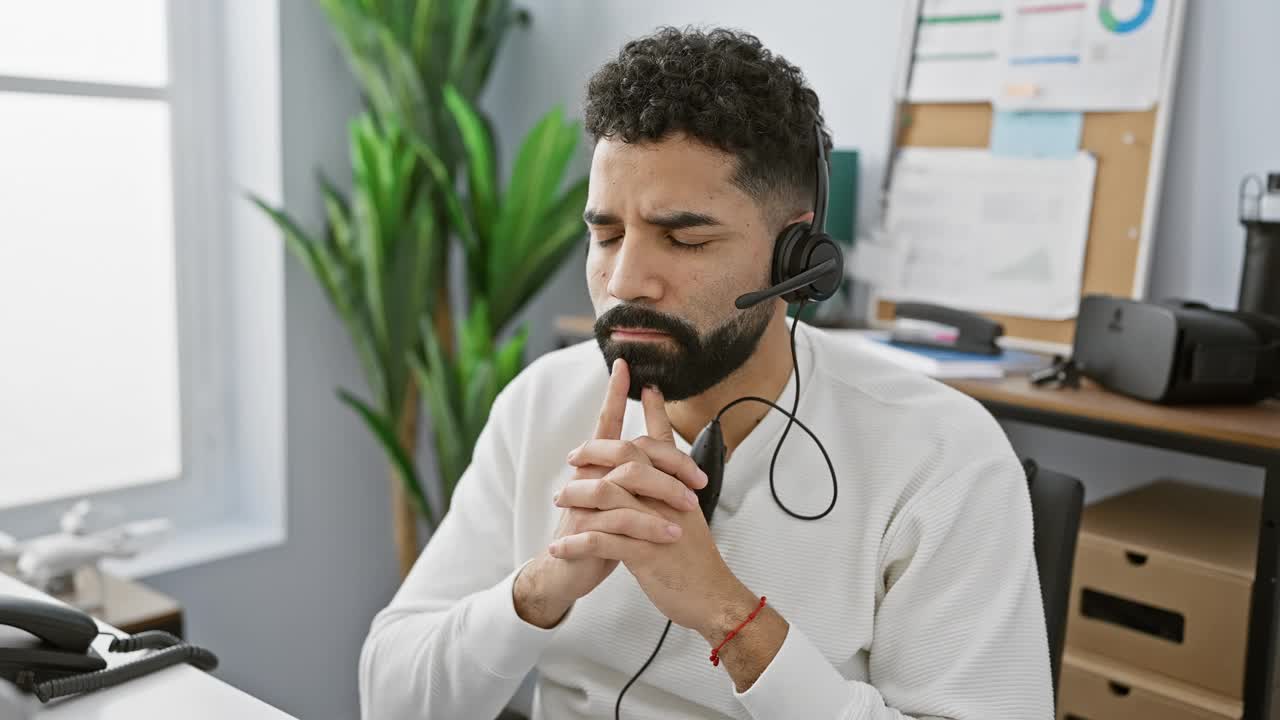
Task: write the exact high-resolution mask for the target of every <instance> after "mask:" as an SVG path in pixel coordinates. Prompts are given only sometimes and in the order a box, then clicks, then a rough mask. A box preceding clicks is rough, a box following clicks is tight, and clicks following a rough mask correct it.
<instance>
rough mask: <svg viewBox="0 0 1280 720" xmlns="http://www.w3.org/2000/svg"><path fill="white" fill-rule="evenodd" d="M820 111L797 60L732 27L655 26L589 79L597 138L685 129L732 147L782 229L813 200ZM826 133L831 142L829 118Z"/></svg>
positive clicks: (590, 115)
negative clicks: (816, 124)
mask: <svg viewBox="0 0 1280 720" xmlns="http://www.w3.org/2000/svg"><path fill="white" fill-rule="evenodd" d="M815 120H816V121H817V122H818V123H819V124H820V125H821V124H822V112H821V111H820V109H819V107H818V95H817V93H815V92H814V91H813V89H812V88H810V87H809V86H808V85H807V84H805V80H804V75H803V73H801V72H800V68H798V67H796V66H795V65H792V64H791V63H789V62H787V61H786V60H785V59H784V58H782V57H781V56H780V55H775V54H774V53H772V52H770V51H769V50H768V49H767V48H765V47H764V46H763V45H762V44H761V43H760V39H759V38H757V37H756V36H754V35H751V34H749V33H746V32H741V31H736V30H728V29H723V28H717V29H712V30H701V29H697V28H692V27H689V28H684V29H680V28H675V27H662V28H659V29H658V30H657V31H656V32H654V33H653V34H652V35H649V36H647V37H643V38H639V39H637V40H632V41H630V42H628V43H627V44H626V45H624V46H623V47H622V50H621V51H619V53H618V57H617V58H615V59H613V60H611V61H609V62H608V63H606V64H605V65H604V66H603V67H601V68H600V69H599V70H597V71H596V73H595V74H594V75H593V76H592V77H591V80H590V81H589V82H588V83H587V98H586V130H587V133H588V134H589V135H590V137H591V140H592V141H593V142H595V141H598V140H600V139H601V138H618V139H621V140H622V141H623V142H628V143H631V142H637V141H645V140H659V139H661V138H663V137H664V136H666V135H667V134H668V133H671V132H676V131H683V132H684V133H686V134H688V135H689V136H690V137H692V138H695V139H697V140H699V141H700V142H702V143H704V144H706V145H709V146H711V147H715V148H718V149H720V150H723V151H725V152H728V153H731V154H733V155H734V156H736V157H737V159H738V168H737V171H736V173H735V175H734V183H735V184H737V185H738V187H740V188H742V189H743V190H744V191H745V192H746V193H747V194H749V195H750V196H751V197H753V198H754V199H755V200H756V201H757V202H758V203H760V204H761V205H762V206H763V207H765V208H766V213H767V217H769V218H770V220H771V221H773V222H775V223H776V224H777V225H778V226H779V228H780V227H781V225H782V223H785V222H786V220H787V219H788V218H789V216H790V214H791V213H794V212H796V211H797V210H803V209H809V208H811V207H812V206H813V193H814V176H815V173H816V168H815V167H814V163H815V162H816V159H817V148H815V147H814V122H815ZM822 138H823V144H824V145H825V146H826V149H827V150H828V151H830V149H831V136H830V134H829V133H828V132H827V130H826V128H825V126H823V130H822ZM784 216H785V217H784Z"/></svg>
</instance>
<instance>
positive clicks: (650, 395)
mask: <svg viewBox="0 0 1280 720" xmlns="http://www.w3.org/2000/svg"><path fill="white" fill-rule="evenodd" d="M640 402H641V403H642V404H643V405H644V428H645V434H647V435H648V436H649V437H651V438H653V439H654V440H658V441H661V442H664V443H670V444H672V445H675V444H676V436H675V434H674V433H672V432H671V418H669V417H667V406H666V403H665V402H664V401H663V398H662V391H661V390H658V389H657V388H656V387H654V386H652V385H648V386H646V387H645V389H644V390H642V391H641V392H640Z"/></svg>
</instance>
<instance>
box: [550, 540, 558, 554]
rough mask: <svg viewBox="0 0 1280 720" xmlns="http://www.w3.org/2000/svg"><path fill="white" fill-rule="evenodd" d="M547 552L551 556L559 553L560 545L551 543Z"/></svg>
mask: <svg viewBox="0 0 1280 720" xmlns="http://www.w3.org/2000/svg"><path fill="white" fill-rule="evenodd" d="M547 552H549V553H551V554H552V555H555V554H556V553H558V552H560V543H558V542H553V543H551V544H550V545H548V546H547Z"/></svg>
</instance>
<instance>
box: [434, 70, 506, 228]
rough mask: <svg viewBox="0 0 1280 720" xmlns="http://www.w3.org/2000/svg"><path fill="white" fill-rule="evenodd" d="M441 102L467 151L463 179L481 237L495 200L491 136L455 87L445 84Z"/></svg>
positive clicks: (474, 110)
mask: <svg viewBox="0 0 1280 720" xmlns="http://www.w3.org/2000/svg"><path fill="white" fill-rule="evenodd" d="M444 102H445V105H446V106H447V107H448V108H449V112H450V113H451V114H452V115H453V121H454V122H455V123H456V124H457V126H458V131H459V133H461V135H462V144H463V147H465V148H466V152H467V182H468V186H469V188H470V191H471V207H472V209H473V211H474V213H475V219H476V226H477V228H478V229H479V233H480V236H481V237H485V238H487V237H489V233H488V230H489V227H490V225H491V224H492V222H493V217H494V213H495V208H496V207H497V204H498V181H497V173H498V164H497V160H496V158H495V155H494V143H493V139H492V138H491V137H490V136H489V128H488V126H487V125H486V124H485V122H484V120H483V119H482V118H481V116H480V113H479V112H477V110H476V109H475V107H474V106H472V104H471V103H470V102H468V101H467V99H466V98H465V97H463V96H462V94H461V93H459V92H458V90H457V88H454V87H453V86H451V85H446V86H445V88H444Z"/></svg>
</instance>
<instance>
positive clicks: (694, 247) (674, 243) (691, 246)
mask: <svg viewBox="0 0 1280 720" xmlns="http://www.w3.org/2000/svg"><path fill="white" fill-rule="evenodd" d="M667 241H668V242H670V243H671V247H673V248H675V249H677V250H688V251H690V252H698V251H701V250H706V249H707V245H708V244H710V242H711V241H709V240H708V241H707V242H700V243H685V242H680V241H679V240H677V239H675V238H674V237H672V236H670V235H668V236H667Z"/></svg>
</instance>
